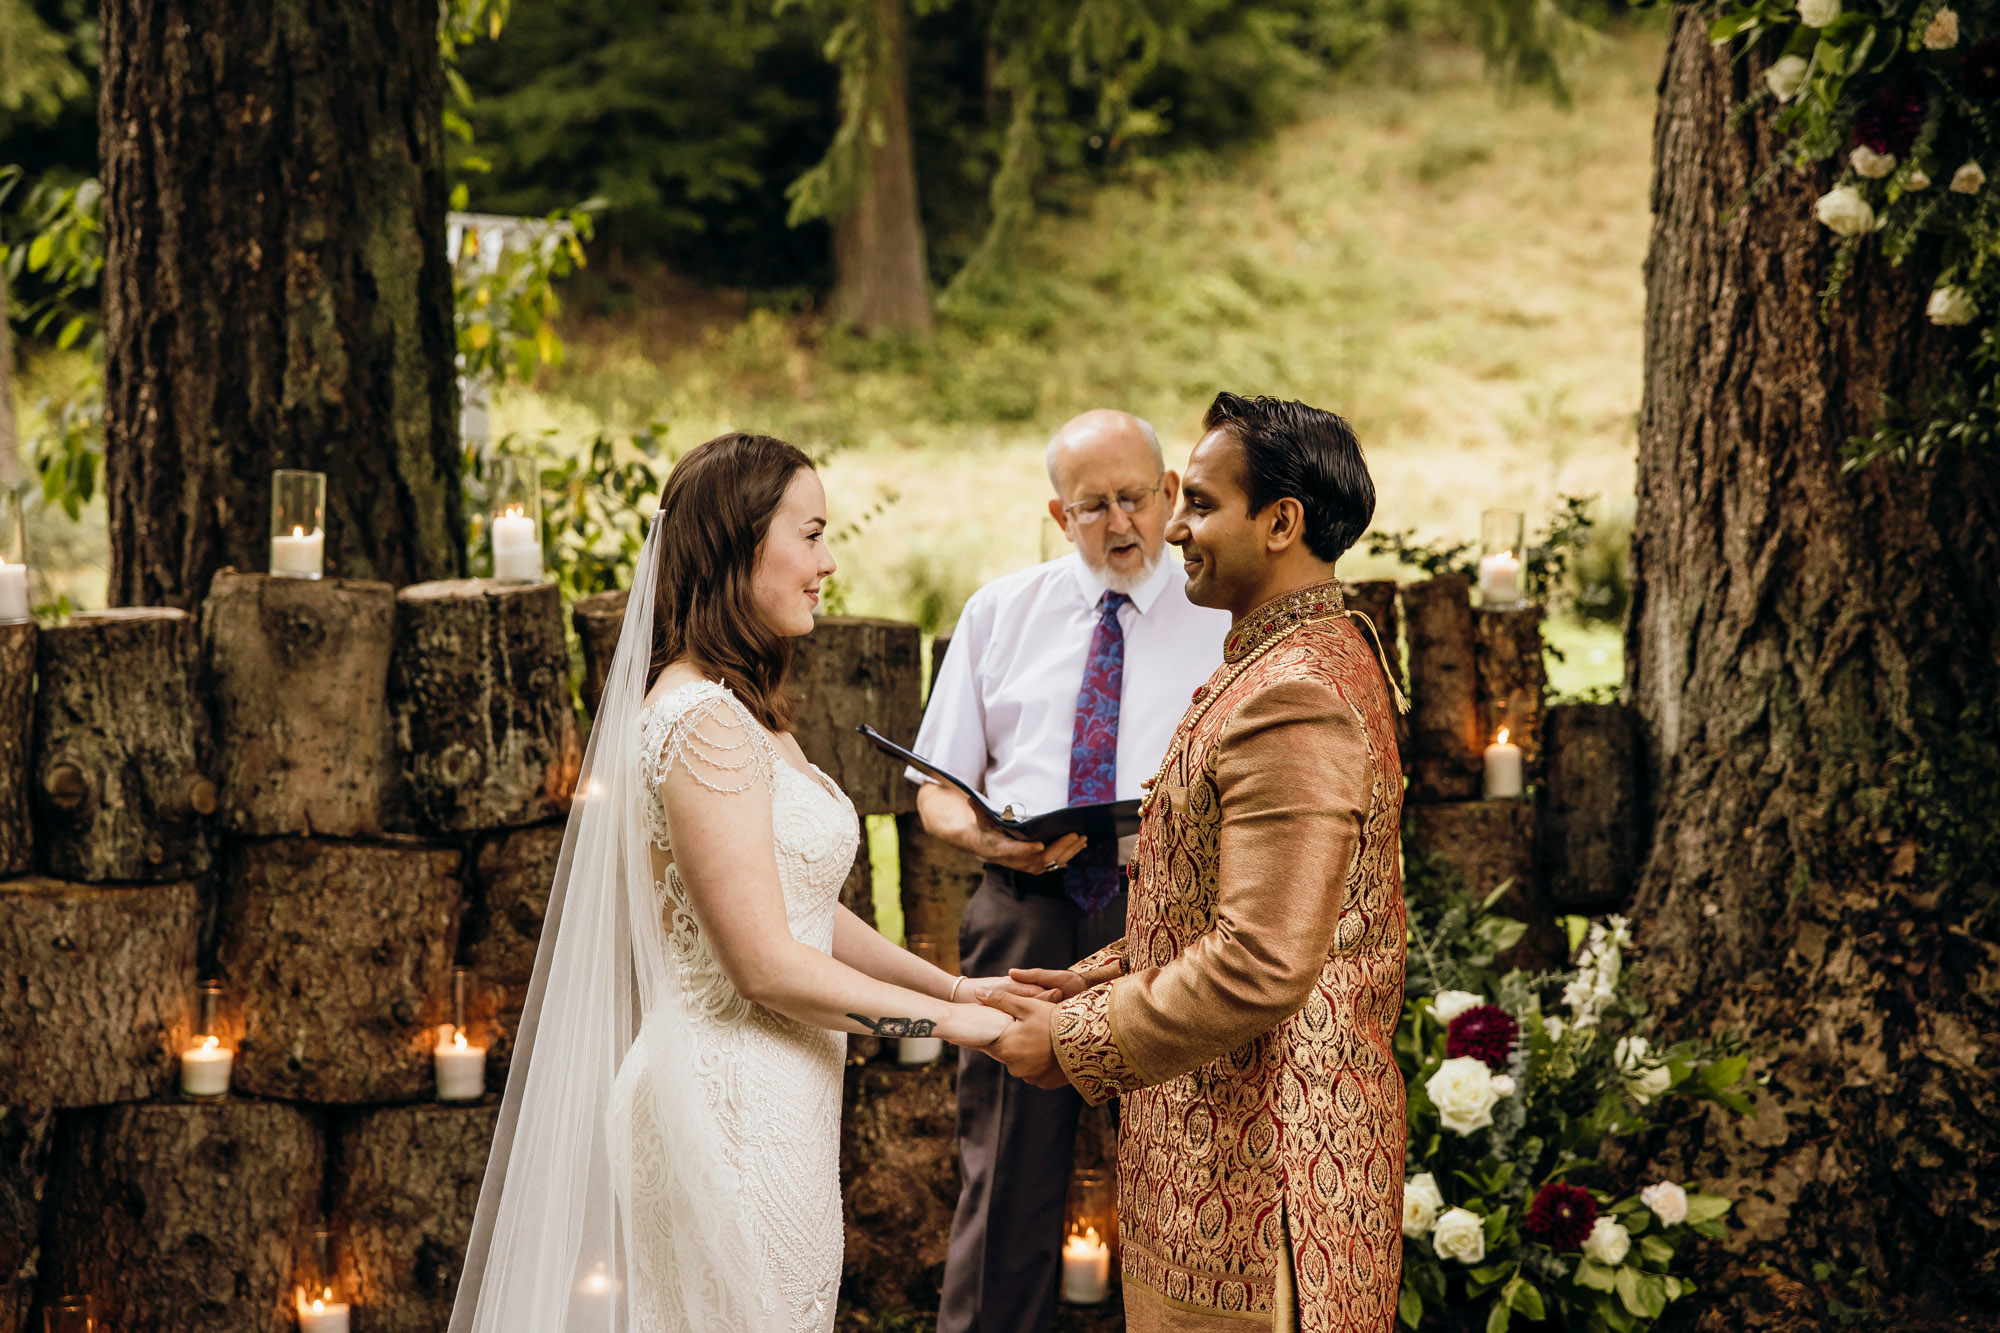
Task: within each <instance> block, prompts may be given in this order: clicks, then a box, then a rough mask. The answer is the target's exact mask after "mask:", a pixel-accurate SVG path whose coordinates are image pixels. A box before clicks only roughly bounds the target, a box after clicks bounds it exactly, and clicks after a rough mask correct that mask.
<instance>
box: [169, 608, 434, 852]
mask: <svg viewBox="0 0 2000 1333" xmlns="http://www.w3.org/2000/svg"><path fill="white" fill-rule="evenodd" d="M395 616H396V593H395V589H393V588H391V587H390V586H389V585H388V584H386V583H368V582H360V581H354V580H347V579H316V580H315V579H284V578H270V577H267V576H265V575H262V574H236V573H232V572H225V573H222V574H219V575H217V576H216V579H215V583H214V585H213V587H211V588H210V590H209V594H208V600H207V601H206V602H204V603H203V604H202V610H201V641H202V655H203V659H204V661H205V662H206V664H207V669H208V676H209V688H210V690H211V691H212V693H213V697H214V701H215V721H216V785H217V786H218V787H219V788H220V790H221V795H220V801H221V823H222V827H223V828H224V829H226V830H228V831H229V832H231V833H238V834H243V835H246V836H251V837H269V836H272V835H275V834H290V833H319V834H325V835H329V836H333V837H361V836H368V835H372V834H375V833H379V832H380V831H381V829H382V811H383V803H384V799H385V793H386V792H387V791H388V790H389V789H390V787H391V785H392V784H391V780H392V776H393V771H394V752H393V749H392V747H391V744H390V732H389V707H388V693H387V692H388V684H389V646H390V642H391V637H392V630H393V628H394V625H395Z"/></svg>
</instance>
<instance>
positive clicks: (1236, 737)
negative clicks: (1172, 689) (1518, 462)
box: [1053, 583, 1405, 1333]
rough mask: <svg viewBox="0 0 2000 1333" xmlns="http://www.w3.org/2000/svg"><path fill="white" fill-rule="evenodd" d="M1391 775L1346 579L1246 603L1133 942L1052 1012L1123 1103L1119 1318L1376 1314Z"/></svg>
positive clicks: (1165, 803) (1185, 769)
mask: <svg viewBox="0 0 2000 1333" xmlns="http://www.w3.org/2000/svg"><path fill="white" fill-rule="evenodd" d="M1402 789H1403V779H1402V769H1401V764H1400V762H1399V761H1398V758H1397V754H1396V737H1395V715H1394V713H1393V712H1392V711H1391V707H1390V702H1389V692H1388V687H1387V684H1386V682H1385V679H1384V677H1383V672H1382V667H1381V665H1379V663H1378V659H1377V656H1376V653H1375V651H1374V650H1373V646H1372V645H1371V644H1370V643H1369V642H1368V640H1367V639H1366V638H1365V637H1364V636H1363V634H1362V632H1361V630H1360V629H1359V628H1357V626H1356V625H1355V623H1354V622H1353V621H1351V620H1349V619H1348V618H1347V617H1346V616H1345V615H1344V614H1343V608H1342V603H1341V595H1340V587H1339V585H1338V584H1337V583H1328V584H1324V585H1321V586H1319V587H1314V588H1307V589H1303V590H1301V591H1299V592H1295V593H1291V594H1288V595H1287V596H1284V597H1281V598H1278V599H1277V600H1275V601H1272V602H1269V603H1267V604H1266V605H1264V606H1262V607H1260V608H1259V609H1258V610H1256V611H1255V612H1253V613H1251V614H1250V615H1249V616H1247V617H1245V618H1244V619H1243V621H1242V622H1241V623H1240V624H1238V625H1237V626H1236V628H1235V629H1234V630H1232V631H1231V632H1230V635H1229V639H1228V641H1227V643H1226V645H1225V647H1224V661H1223V665H1222V666H1221V667H1220V668H1219V669H1218V670H1217V671H1216V673H1215V675H1214V676H1213V677H1212V678H1211V679H1210V681H1209V683H1208V684H1207V685H1205V686H1203V687H1202V689H1201V690H1200V691H1197V693H1196V695H1195V701H1194V704H1193V706H1192V707H1190V708H1189V710H1188V713H1187V716H1186V717H1185V718H1184V719H1182V721H1181V725H1180V728H1179V730H1178V731H1177V732H1176V733H1175V736H1174V740H1173V741H1172V743H1171V744H1170V745H1169V746H1168V749H1167V757H1166V760H1165V762H1164V763H1163V764H1162V766H1161V769H1160V773H1159V776H1158V777H1157V778H1156V779H1155V781H1154V784H1153V786H1152V789H1151V791H1150V793H1149V794H1148V796H1147V798H1146V803H1145V805H1144V808H1143V811H1142V821H1141V826H1140V831H1139V842H1138V850H1137V852H1136V853H1135V859H1134V864H1133V871H1132V888H1131V902H1130V907H1129V909H1128V911H1127V916H1126V934H1125V937H1124V938H1123V939H1122V940H1120V941H1118V942H1117V943H1116V944H1113V945H1111V946H1110V947H1109V948H1107V949H1104V950H1102V951H1101V952H1099V953H1096V954H1092V955H1091V956H1090V957H1089V958H1087V959H1085V960H1083V961H1082V962H1080V963H1078V964H1077V965H1076V967H1075V969H1074V970H1075V971H1076V972H1078V973H1079V974H1080V975H1081V976H1082V977H1083V978H1084V981H1085V983H1086V985H1087V987H1088V989H1086V990H1085V991H1083V993H1082V994H1080V995H1077V996H1075V997H1073V998H1072V999H1070V1000H1067V1001H1065V1002H1064V1003H1063V1004H1062V1005H1061V1006H1059V1007H1058V1009H1057V1010H1056V1014H1055V1018H1054V1026H1053V1032H1054V1045H1055V1053H1056V1058H1057V1060H1058V1061H1059V1062H1060V1064H1061V1066H1062V1069H1063V1072H1064V1073H1065V1074H1067V1075H1068V1077H1069V1080H1070V1082H1071V1083H1073V1084H1075V1085H1076V1087H1077V1089H1078V1090H1079V1091H1081V1092H1082V1093H1083V1095H1084V1097H1085V1098H1086V1099H1087V1100H1089V1101H1090V1102H1091V1103H1092V1104H1093V1105H1095V1104H1097V1103H1100V1102H1103V1101H1105V1100H1106V1099H1107V1098H1110V1097H1114V1096H1119V1095H1123V1097H1124V1102H1123V1108H1122V1116H1121V1131H1120V1136H1119V1145H1118V1201H1119V1213H1120V1216H1119V1235H1120V1239H1121V1241H1122V1243H1123V1249H1124V1263H1123V1270H1124V1276H1125V1284H1126V1293H1125V1304H1126V1319H1127V1324H1126V1327H1127V1328H1128V1329H1130V1330H1131V1331H1132V1333H1152V1331H1153V1330H1168V1329H1171V1330H1175V1331H1176V1333H1180V1331H1181V1330H1217V1331H1218V1333H1219V1331H1220V1330H1230V1331H1231V1333H1236V1331H1239V1330H1242V1329H1245V1328H1258V1327H1268V1328H1272V1329H1274V1330H1280V1331H1283V1330H1290V1329H1293V1328H1296V1329H1298V1330H1299V1331H1300V1333H1336V1330H1338V1331H1339V1333H1361V1331H1362V1330H1366V1331H1367V1333H1390V1329H1391V1328H1392V1326H1393V1324H1394V1321H1395V1315H1396V1292H1397V1286H1398V1282H1399V1277H1400V1272H1401V1267H1402V1236H1401V1230H1400V1228H1401V1223H1402V1200H1403V1145H1404V1137H1405V1122H1404V1105H1403V1080H1402V1076H1401V1074H1400V1073H1399V1072H1398V1071H1397V1068H1396V1060H1395V1057H1394V1055H1393V1054H1392V1053H1391V1051H1390V1039H1391V1037H1392V1036H1393V1034H1394V1032H1395V1029H1396V1022H1397V1020H1398V1018H1399V1017H1400V1016H1401V1014H1402V1007H1403V961H1404V938H1405V937H1404V918H1403V892H1402V870H1401V864H1400V861H1399V859H1398V845H1399V844H1398V839H1399V832H1400V829H1399V825H1400V820H1401V813H1402V804H1403V799H1402Z"/></svg>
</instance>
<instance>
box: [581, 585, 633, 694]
mask: <svg viewBox="0 0 2000 1333" xmlns="http://www.w3.org/2000/svg"><path fill="white" fill-rule="evenodd" d="M625 601H626V591H625V589H623V588H616V589H613V590H612V591H610V592H594V593H592V594H591V595H590V596H588V597H579V598H577V599H576V603H575V604H574V605H573V606H571V607H570V609H569V619H570V624H572V625H574V626H576V637H577V638H578V639H580V640H582V641H583V706H584V708H585V709H586V710H587V711H588V712H589V713H590V715H591V716H592V717H596V716H597V704H598V701H599V700H600V699H602V698H603V697H604V681H605V678H606V677H608V676H609V675H610V674H611V659H612V657H614V656H615V655H616V654H617V652H618V631H619V630H620V629H622V628H623V627H624V624H625Z"/></svg>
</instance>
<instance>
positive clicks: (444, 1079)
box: [436, 1023, 486, 1102]
mask: <svg viewBox="0 0 2000 1333" xmlns="http://www.w3.org/2000/svg"><path fill="white" fill-rule="evenodd" d="M445 1027H446V1028H448V1029H449V1028H451V1025H450V1024H449V1023H447V1024H445ZM436 1056H437V1095H438V1100H439V1101H441V1102H469V1101H477V1100H478V1099H479V1098H481V1097H484V1096H485V1095H486V1048H485V1047H484V1046H473V1045H470V1044H468V1043H467V1042H466V1040H465V1034H464V1033H463V1032H460V1031H457V1030H456V1029H453V1030H452V1033H451V1039H450V1040H449V1041H439V1042H438V1045H437V1051H436Z"/></svg>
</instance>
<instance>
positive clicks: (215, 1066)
mask: <svg viewBox="0 0 2000 1333" xmlns="http://www.w3.org/2000/svg"><path fill="white" fill-rule="evenodd" d="M235 1059H236V1052H234V1051H232V1050H230V1049H229V1048H228V1047H227V1046H224V1045H223V1044H222V1043H221V1042H220V1041H218V1040H216V1039H215V1038H214V1037H203V1038H202V1039H201V1045H199V1046H190V1047H189V1048H188V1049H187V1050H185V1051H182V1052H181V1091H182V1092H184V1093H186V1094H187V1095H188V1096H190V1097H221V1096H224V1095H225V1094H227V1093H228V1091H229V1068H230V1065H231V1064H233V1063H234V1062H235Z"/></svg>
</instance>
